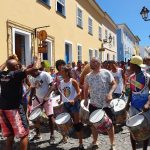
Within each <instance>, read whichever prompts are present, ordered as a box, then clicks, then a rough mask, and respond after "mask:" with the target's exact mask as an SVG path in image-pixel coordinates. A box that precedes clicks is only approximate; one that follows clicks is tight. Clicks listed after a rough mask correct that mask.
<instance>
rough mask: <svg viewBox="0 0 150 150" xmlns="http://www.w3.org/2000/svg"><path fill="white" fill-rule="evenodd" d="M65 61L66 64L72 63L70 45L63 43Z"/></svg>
mask: <svg viewBox="0 0 150 150" xmlns="http://www.w3.org/2000/svg"><path fill="white" fill-rule="evenodd" d="M65 61H66V63H67V64H68V63H72V44H70V43H67V42H66V43H65Z"/></svg>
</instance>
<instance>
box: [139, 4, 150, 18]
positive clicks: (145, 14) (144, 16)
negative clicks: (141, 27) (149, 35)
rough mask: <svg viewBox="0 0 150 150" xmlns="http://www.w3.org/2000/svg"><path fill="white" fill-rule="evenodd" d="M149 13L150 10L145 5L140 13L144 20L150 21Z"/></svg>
mask: <svg viewBox="0 0 150 150" xmlns="http://www.w3.org/2000/svg"><path fill="white" fill-rule="evenodd" d="M148 13H149V10H148V9H147V8H146V7H145V6H144V7H143V8H142V10H141V12H140V15H141V16H142V19H143V20H144V21H150V19H148Z"/></svg>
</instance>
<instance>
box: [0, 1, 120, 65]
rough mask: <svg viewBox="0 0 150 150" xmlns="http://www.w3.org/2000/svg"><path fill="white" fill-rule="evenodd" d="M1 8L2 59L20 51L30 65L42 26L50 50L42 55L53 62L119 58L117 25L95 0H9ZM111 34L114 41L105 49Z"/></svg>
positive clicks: (20, 54)
mask: <svg viewBox="0 0 150 150" xmlns="http://www.w3.org/2000/svg"><path fill="white" fill-rule="evenodd" d="M0 8H1V14H0V24H1V33H0V35H1V36H0V47H1V48H0V54H1V55H0V63H3V62H4V61H5V60H6V59H7V57H8V56H9V55H11V54H17V56H18V57H19V60H20V61H21V63H22V64H24V65H29V64H30V63H31V62H32V57H33V56H34V55H35V54H37V53H38V47H39V45H40V44H41V41H40V40H39V37H41V39H42V37H44V35H43V34H42V33H43V32H41V31H42V30H44V31H46V33H47V36H46V39H44V43H46V47H47V52H45V53H41V54H40V56H41V59H47V60H49V61H50V63H51V64H52V65H54V62H55V60H57V59H64V60H65V61H66V62H67V63H71V62H72V61H76V62H77V61H78V60H81V61H85V60H87V61H89V60H90V59H91V58H92V57H93V56H96V57H100V58H101V59H102V61H103V60H105V59H106V58H108V57H109V59H112V58H114V59H116V58H117V56H116V54H117V53H116V51H117V46H116V45H117V44H116V43H117V42H116V29H117V28H116V25H115V23H114V22H113V21H112V19H111V18H110V17H109V16H108V15H107V14H106V13H105V12H103V10H102V9H101V8H100V7H99V6H98V4H97V3H96V2H95V0H86V1H85V0H35V1H31V0H20V1H17V2H16V1H15V0H9V1H4V2H3V3H2V5H0ZM106 29H107V30H108V31H107V34H108V35H107V36H106V33H105V35H104V34H103V33H104V32H105V31H106ZM39 33H41V34H39ZM44 33H45V32H44ZM109 34H111V36H112V37H113V38H114V43H115V44H111V46H110V45H108V44H107V43H106V44H104V46H106V47H105V49H104V50H105V51H102V48H103V47H102V46H103V39H104V38H108V36H109ZM42 43H43V41H42Z"/></svg>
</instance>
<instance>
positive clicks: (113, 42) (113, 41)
mask: <svg viewBox="0 0 150 150" xmlns="http://www.w3.org/2000/svg"><path fill="white" fill-rule="evenodd" d="M113 46H115V36H113Z"/></svg>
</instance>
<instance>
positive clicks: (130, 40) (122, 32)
mask: <svg viewBox="0 0 150 150" xmlns="http://www.w3.org/2000/svg"><path fill="white" fill-rule="evenodd" d="M117 26H118V29H117V56H118V61H125V62H127V61H128V60H130V58H131V57H132V55H138V49H139V41H140V39H139V38H138V37H137V36H135V35H134V34H133V33H132V31H131V30H130V29H129V27H128V26H127V25H126V24H118V25H117Z"/></svg>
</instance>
